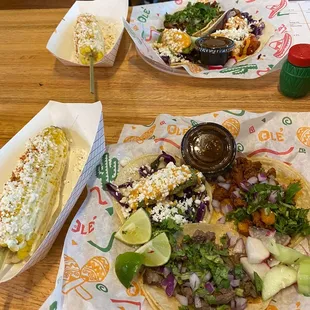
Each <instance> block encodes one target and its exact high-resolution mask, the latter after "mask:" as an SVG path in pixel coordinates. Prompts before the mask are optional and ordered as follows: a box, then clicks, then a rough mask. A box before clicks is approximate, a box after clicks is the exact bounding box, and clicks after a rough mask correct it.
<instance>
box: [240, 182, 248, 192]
mask: <svg viewBox="0 0 310 310" xmlns="http://www.w3.org/2000/svg"><path fill="white" fill-rule="evenodd" d="M240 187H241V188H242V189H243V190H244V191H245V192H248V191H249V183H247V182H241V183H240Z"/></svg>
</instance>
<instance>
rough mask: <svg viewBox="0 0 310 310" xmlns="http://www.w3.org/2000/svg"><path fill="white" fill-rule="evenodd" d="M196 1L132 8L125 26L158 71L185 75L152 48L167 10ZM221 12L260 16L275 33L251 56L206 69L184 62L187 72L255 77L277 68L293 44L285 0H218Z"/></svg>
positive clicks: (195, 74)
mask: <svg viewBox="0 0 310 310" xmlns="http://www.w3.org/2000/svg"><path fill="white" fill-rule="evenodd" d="M188 2H196V1H195V0H191V1H188V0H175V1H170V2H164V3H156V4H151V5H144V6H137V7H134V8H133V11H132V14H131V18H130V24H128V23H127V22H126V21H124V24H125V28H126V30H127V31H128V33H129V35H130V36H131V38H132V39H133V41H134V43H135V45H136V47H137V49H138V52H139V54H140V55H141V57H142V58H143V59H145V61H146V62H148V63H149V64H150V65H151V66H153V67H155V68H157V69H158V70H161V71H164V72H168V73H169V72H170V73H172V74H177V75H180V74H181V75H184V73H183V71H184V70H180V69H176V68H171V67H169V66H168V65H166V64H165V63H164V62H163V60H162V59H161V58H160V57H159V56H158V54H157V53H156V52H155V51H154V49H153V48H152V43H153V42H156V41H157V40H158V37H159V34H160V33H159V32H158V29H163V28H164V26H163V21H164V18H165V14H166V13H174V12H176V11H179V10H182V9H183V8H185V7H186V5H187V4H188ZM217 2H218V3H220V5H221V7H222V8H223V10H224V11H226V10H229V9H232V8H235V9H239V10H240V11H243V12H248V13H250V14H251V15H253V16H257V17H260V18H262V19H263V20H264V21H266V22H268V23H269V24H271V25H272V26H273V27H274V34H273V36H272V37H271V38H270V40H269V41H268V43H267V44H266V45H265V46H264V48H263V49H262V50H261V51H260V52H259V53H258V54H254V55H253V56H252V57H249V58H247V59H246V60H244V61H242V62H240V63H237V64H235V65H234V66H232V67H230V68H229V67H227V68H225V67H224V68H222V69H215V68H213V69H214V70H207V69H206V68H203V67H201V66H199V65H196V64H193V63H189V64H186V65H183V66H181V67H183V68H184V69H185V70H186V71H185V72H187V74H188V75H190V76H193V77H197V78H239V79H255V78H258V77H260V76H263V75H265V74H267V73H270V72H271V71H273V70H275V69H278V68H280V66H281V60H282V59H283V58H284V57H285V56H286V54H287V53H288V50H289V48H290V46H291V45H292V41H293V40H292V32H291V29H290V19H289V10H288V0H218V1H217Z"/></svg>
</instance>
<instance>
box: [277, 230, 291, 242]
mask: <svg viewBox="0 0 310 310" xmlns="http://www.w3.org/2000/svg"><path fill="white" fill-rule="evenodd" d="M274 237H275V240H276V243H280V244H281V245H284V246H285V245H288V244H289V243H290V241H291V237H290V236H288V235H282V234H278V233H276V232H275V231H274Z"/></svg>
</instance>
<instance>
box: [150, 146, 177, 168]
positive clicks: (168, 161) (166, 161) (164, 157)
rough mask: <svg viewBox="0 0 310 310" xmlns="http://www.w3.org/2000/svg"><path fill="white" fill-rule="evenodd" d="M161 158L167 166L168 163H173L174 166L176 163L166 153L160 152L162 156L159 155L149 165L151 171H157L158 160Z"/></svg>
mask: <svg viewBox="0 0 310 310" xmlns="http://www.w3.org/2000/svg"><path fill="white" fill-rule="evenodd" d="M161 158H163V159H164V162H165V163H166V164H167V165H168V164H169V163H170V162H173V163H174V164H176V161H175V159H174V157H173V156H172V155H169V154H167V153H166V152H164V151H162V154H160V155H159V156H158V157H157V158H156V159H155V160H154V161H153V162H152V163H151V169H152V170H154V172H155V171H157V170H158V167H159V164H160V159H161Z"/></svg>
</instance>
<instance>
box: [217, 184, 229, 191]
mask: <svg viewBox="0 0 310 310" xmlns="http://www.w3.org/2000/svg"><path fill="white" fill-rule="evenodd" d="M218 185H219V186H220V187H223V188H225V189H226V190H227V191H229V189H230V184H229V183H218Z"/></svg>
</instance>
